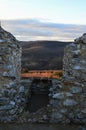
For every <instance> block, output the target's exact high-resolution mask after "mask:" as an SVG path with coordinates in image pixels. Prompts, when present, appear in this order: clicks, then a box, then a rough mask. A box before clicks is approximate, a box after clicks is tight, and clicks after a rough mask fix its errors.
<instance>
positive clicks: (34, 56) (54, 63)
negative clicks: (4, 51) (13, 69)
mask: <svg viewBox="0 0 86 130" xmlns="http://www.w3.org/2000/svg"><path fill="white" fill-rule="evenodd" d="M69 43H70V42H59V41H31V42H23V41H22V42H21V45H22V48H23V49H22V51H23V53H22V68H23V69H24V68H25V69H26V70H49V69H51V70H57V69H62V59H63V54H64V48H65V46H66V45H68V44H69Z"/></svg>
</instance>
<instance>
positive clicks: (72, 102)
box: [63, 99, 77, 106]
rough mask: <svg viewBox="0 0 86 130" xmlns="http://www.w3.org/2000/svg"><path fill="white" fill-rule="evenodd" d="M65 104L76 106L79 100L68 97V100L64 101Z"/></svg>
mask: <svg viewBox="0 0 86 130" xmlns="http://www.w3.org/2000/svg"><path fill="white" fill-rule="evenodd" d="M63 104H64V105H65V106H75V105H77V102H76V101H75V100H73V99H66V100H65V101H64V102H63Z"/></svg>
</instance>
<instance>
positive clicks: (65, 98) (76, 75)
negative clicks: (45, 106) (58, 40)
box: [50, 34, 86, 123]
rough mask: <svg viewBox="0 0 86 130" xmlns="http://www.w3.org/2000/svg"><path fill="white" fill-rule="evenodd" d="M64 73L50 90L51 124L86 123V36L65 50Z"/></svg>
mask: <svg viewBox="0 0 86 130" xmlns="http://www.w3.org/2000/svg"><path fill="white" fill-rule="evenodd" d="M63 72H64V73H63V78H62V81H60V82H58V81H57V80H56V81H54V82H53V89H50V90H51V91H50V92H51V100H50V104H51V107H52V112H51V119H50V122H55V123H59V122H61V123H70V122H73V123H86V34H84V35H83V36H82V37H80V38H78V39H76V40H75V41H74V43H72V44H70V45H68V46H67V47H66V48H65V54H64V59H63Z"/></svg>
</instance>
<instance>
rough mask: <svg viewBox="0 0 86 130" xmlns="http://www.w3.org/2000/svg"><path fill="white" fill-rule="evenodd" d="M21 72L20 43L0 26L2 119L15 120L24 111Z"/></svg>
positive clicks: (0, 107)
mask: <svg viewBox="0 0 86 130" xmlns="http://www.w3.org/2000/svg"><path fill="white" fill-rule="evenodd" d="M20 74H21V47H20V43H19V42H18V41H17V40H16V39H15V37H14V36H12V35H11V34H10V33H8V32H6V31H5V30H3V29H2V28H1V27H0V121H11V120H15V119H16V117H17V116H18V115H19V113H21V112H22V111H23V108H22V105H23V103H22V102H23V101H22V99H23V97H22V94H21V93H22V92H23V91H24V87H23V86H20ZM19 105H21V110H20V106H19Z"/></svg>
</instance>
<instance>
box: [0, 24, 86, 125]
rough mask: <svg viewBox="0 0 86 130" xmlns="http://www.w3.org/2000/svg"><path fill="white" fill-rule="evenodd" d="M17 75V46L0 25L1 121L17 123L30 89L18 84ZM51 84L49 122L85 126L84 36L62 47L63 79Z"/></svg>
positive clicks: (19, 57)
mask: <svg viewBox="0 0 86 130" xmlns="http://www.w3.org/2000/svg"><path fill="white" fill-rule="evenodd" d="M20 75H21V47H20V43H19V42H18V41H17V40H16V39H15V37H14V36H13V35H12V34H10V33H8V32H6V31H5V30H3V29H2V28H1V26H0V122H10V121H15V120H16V119H17V121H18V117H19V116H20V115H22V112H23V109H24V105H25V100H26V97H27V95H28V94H29V93H28V91H29V88H30V86H29V85H28V88H25V87H23V86H21V85H20ZM26 84H27V83H26ZM52 84H53V85H52V86H51V87H50V89H49V91H50V93H49V99H50V101H49V105H50V107H51V111H49V113H50V115H49V122H50V123H71V122H73V123H82V124H85V123H86V34H84V35H83V36H81V37H80V38H78V39H76V40H75V41H74V43H72V44H70V45H68V46H67V47H66V48H65V53H64V58H63V77H62V79H61V80H60V81H59V80H57V79H54V80H52ZM28 96H29V95H28ZM21 117H22V116H21ZM24 118H26V117H25V116H24ZM28 120H29V119H27V120H26V121H28ZM35 121H36V118H35Z"/></svg>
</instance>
